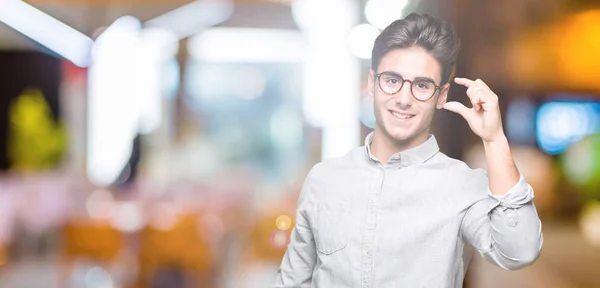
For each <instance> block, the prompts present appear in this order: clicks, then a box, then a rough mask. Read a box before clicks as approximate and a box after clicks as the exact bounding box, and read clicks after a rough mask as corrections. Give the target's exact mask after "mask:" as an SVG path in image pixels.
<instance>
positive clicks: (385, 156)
mask: <svg viewBox="0 0 600 288" xmlns="http://www.w3.org/2000/svg"><path fill="white" fill-rule="evenodd" d="M427 137H428V133H424V134H423V135H419V136H417V137H415V138H413V139H411V140H408V141H394V140H393V139H392V138H391V137H389V136H387V135H385V134H384V133H381V132H380V131H378V130H377V129H375V131H374V132H373V139H372V141H371V148H370V150H371V154H373V156H375V157H376V158H377V159H378V160H379V161H380V162H381V163H382V164H386V163H387V162H388V160H389V159H390V157H392V155H394V154H396V153H398V152H402V151H405V150H408V149H411V148H414V147H417V146H419V145H421V144H423V143H425V141H427Z"/></svg>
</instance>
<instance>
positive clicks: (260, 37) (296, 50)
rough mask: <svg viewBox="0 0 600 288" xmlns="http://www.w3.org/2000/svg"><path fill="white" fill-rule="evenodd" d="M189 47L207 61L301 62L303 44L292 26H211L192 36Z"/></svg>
mask: <svg viewBox="0 0 600 288" xmlns="http://www.w3.org/2000/svg"><path fill="white" fill-rule="evenodd" d="M188 45H189V46H188V51H189V53H190V55H191V56H192V57H193V58H195V59H196V60H200V61H207V62H237V63H240V62H252V63H256V62H261V63H265V62H278V63H280V62H300V61H302V60H303V58H304V48H305V46H306V44H305V41H304V39H303V37H302V34H301V33H300V32H298V31H294V30H276V29H256V28H211V29H209V30H206V31H204V32H202V33H201V34H198V35H195V36H192V37H191V38H190V39H189V42H188Z"/></svg>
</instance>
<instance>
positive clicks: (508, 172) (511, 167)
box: [483, 136, 520, 195]
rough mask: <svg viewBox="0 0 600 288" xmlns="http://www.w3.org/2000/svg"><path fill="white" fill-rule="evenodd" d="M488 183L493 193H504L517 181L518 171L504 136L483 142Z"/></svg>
mask: <svg viewBox="0 0 600 288" xmlns="http://www.w3.org/2000/svg"><path fill="white" fill-rule="evenodd" d="M483 145H484V148H485V158H486V161H487V170H488V177H489V182H490V183H489V184H490V191H491V192H492V194H494V195H504V194H506V193H507V192H508V191H509V190H510V189H511V188H512V187H513V186H515V185H516V184H517V182H519V178H520V173H519V170H518V169H517V166H516V165H515V162H514V160H513V157H512V153H511V152H510V146H509V144H508V140H507V139H506V137H504V136H503V137H500V139H499V140H496V141H494V142H485V141H484V142H483Z"/></svg>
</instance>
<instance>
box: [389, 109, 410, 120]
mask: <svg viewBox="0 0 600 288" xmlns="http://www.w3.org/2000/svg"><path fill="white" fill-rule="evenodd" d="M390 113H392V115H394V117H396V118H398V119H400V120H406V119H410V118H412V117H414V116H415V115H413V114H405V113H400V112H396V111H391V110H390Z"/></svg>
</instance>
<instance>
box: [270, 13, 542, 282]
mask: <svg viewBox="0 0 600 288" xmlns="http://www.w3.org/2000/svg"><path fill="white" fill-rule="evenodd" d="M458 50H459V40H458V38H457V36H456V34H455V32H454V31H453V28H452V26H451V25H450V24H448V23H446V22H443V21H441V20H438V19H436V18H434V17H432V16H429V15H417V14H411V15H409V16H408V17H406V18H405V19H401V20H397V21H396V22H394V23H392V24H391V25H390V26H389V27H387V28H386V29H385V30H384V31H383V32H382V33H381V35H380V36H379V37H378V38H377V40H376V41H375V45H374V48H373V54H372V69H371V72H370V75H369V91H370V93H371V95H372V96H373V97H374V100H375V101H374V103H375V117H376V120H377V125H376V127H375V130H374V132H373V133H371V134H370V135H369V136H367V138H366V141H365V146H363V147H359V148H356V149H354V150H352V151H350V152H349V153H348V154H347V155H345V156H343V157H339V158H336V159H331V160H326V161H324V162H322V163H319V164H317V165H315V166H314V167H313V168H312V169H311V171H310V172H309V173H308V176H307V178H306V180H305V183H304V186H303V188H302V192H301V195H300V197H299V200H298V208H297V215H296V225H295V227H294V229H293V232H292V235H291V241H290V244H289V246H288V249H287V252H286V254H285V256H284V258H283V262H282V263H281V267H280V269H279V270H278V276H277V280H276V284H275V287H363V288H365V287H377V288H379V287H444V288H447V287H457V288H458V287H462V285H463V279H464V275H465V273H466V269H467V266H468V264H469V259H470V257H471V255H472V254H473V252H474V251H475V250H476V251H478V252H479V254H481V255H482V256H483V257H485V258H486V259H487V260H489V261H490V262H492V263H494V264H496V265H498V266H500V267H502V268H504V269H510V270H515V269H519V268H522V267H525V266H527V265H530V264H532V263H533V262H534V261H535V260H536V259H537V258H538V256H539V254H540V251H541V247H542V241H543V240H542V231H541V222H540V220H539V218H538V215H537V212H536V209H535V207H534V205H533V202H532V199H533V191H532V189H531V187H530V186H529V184H527V182H525V180H524V179H523V177H522V176H521V174H520V173H519V171H518V170H517V168H516V167H515V164H514V162H513V159H512V156H511V152H510V148H509V144H508V141H507V139H506V137H505V135H504V132H503V128H502V124H501V123H502V122H501V117H500V110H499V108H498V97H497V96H496V95H495V94H494V92H492V91H491V90H490V88H489V87H488V86H487V85H486V84H485V83H484V82H482V81H481V80H475V81H473V80H469V79H465V78H455V79H454V82H456V83H457V84H459V85H463V86H465V87H467V88H468V89H467V92H466V94H467V96H468V97H469V99H470V100H471V103H472V106H473V107H472V108H467V107H465V106H464V105H462V104H460V103H458V102H448V103H446V98H447V95H448V89H449V88H450V83H449V82H450V77H451V74H452V70H453V67H454V65H455V62H456V56H457V54H458ZM436 109H446V110H449V111H452V112H456V113H458V114H460V115H461V116H462V117H464V118H465V119H466V121H467V122H468V124H469V126H470V128H471V129H472V130H473V132H474V133H475V134H477V135H478V136H479V137H481V140H482V141H483V145H484V147H485V152H486V159H487V168H488V171H487V173H486V172H485V171H483V170H474V169H471V168H469V167H468V166H467V165H466V164H465V163H463V162H461V161H458V160H455V159H451V158H449V157H448V156H446V155H444V154H443V153H441V152H440V151H439V149H438V145H437V142H436V139H435V137H434V136H433V135H431V134H429V129H430V125H431V121H432V118H433V115H434V112H435V110H436Z"/></svg>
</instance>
